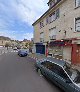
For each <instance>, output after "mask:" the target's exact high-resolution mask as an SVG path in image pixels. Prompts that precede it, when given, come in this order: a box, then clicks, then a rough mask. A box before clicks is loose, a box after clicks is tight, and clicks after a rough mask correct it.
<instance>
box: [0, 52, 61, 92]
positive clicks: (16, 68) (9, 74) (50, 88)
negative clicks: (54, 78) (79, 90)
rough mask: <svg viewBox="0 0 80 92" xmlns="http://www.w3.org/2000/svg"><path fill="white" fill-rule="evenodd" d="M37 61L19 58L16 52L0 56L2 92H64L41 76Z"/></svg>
mask: <svg viewBox="0 0 80 92" xmlns="http://www.w3.org/2000/svg"><path fill="white" fill-rule="evenodd" d="M34 63H35V60H33V59H31V58H30V57H19V56H18V55H17V53H16V52H8V53H4V54H2V55H0V92H62V91H61V89H59V88H58V87H56V86H55V85H54V84H52V83H51V82H49V81H48V80H46V79H45V78H44V77H41V76H39V74H38V73H37V72H36V70H35V67H34Z"/></svg>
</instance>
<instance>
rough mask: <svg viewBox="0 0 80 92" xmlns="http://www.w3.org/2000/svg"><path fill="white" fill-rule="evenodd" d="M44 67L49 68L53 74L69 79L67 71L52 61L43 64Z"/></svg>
mask: <svg viewBox="0 0 80 92" xmlns="http://www.w3.org/2000/svg"><path fill="white" fill-rule="evenodd" d="M42 65H43V66H44V67H46V68H48V69H49V70H51V71H52V72H54V73H56V74H58V75H59V76H60V77H62V78H64V79H68V76H67V74H66V73H65V71H64V70H63V69H62V67H60V66H59V65H57V64H54V63H52V62H50V61H45V62H42Z"/></svg>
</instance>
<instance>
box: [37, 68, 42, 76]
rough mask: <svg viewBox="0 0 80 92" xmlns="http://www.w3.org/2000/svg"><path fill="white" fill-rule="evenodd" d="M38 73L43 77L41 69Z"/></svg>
mask: <svg viewBox="0 0 80 92" xmlns="http://www.w3.org/2000/svg"><path fill="white" fill-rule="evenodd" d="M37 72H38V73H39V75H40V76H43V75H42V72H41V69H39V68H38V69H37Z"/></svg>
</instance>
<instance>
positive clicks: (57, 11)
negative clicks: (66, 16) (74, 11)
mask: <svg viewBox="0 0 80 92" xmlns="http://www.w3.org/2000/svg"><path fill="white" fill-rule="evenodd" d="M59 13H60V12H59V9H57V10H56V19H58V18H59V15H60V14H59Z"/></svg>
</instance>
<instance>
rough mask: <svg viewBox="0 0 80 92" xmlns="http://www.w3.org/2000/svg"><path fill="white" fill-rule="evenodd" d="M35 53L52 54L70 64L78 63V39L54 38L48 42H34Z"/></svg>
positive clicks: (79, 54) (79, 51)
mask: <svg viewBox="0 0 80 92" xmlns="http://www.w3.org/2000/svg"><path fill="white" fill-rule="evenodd" d="M34 48H35V51H34V52H35V53H39V54H44V55H46V56H52V57H53V58H56V59H60V60H64V61H66V62H68V63H70V64H80V39H77V38H72V39H64V40H55V41H51V42H49V43H35V44H34Z"/></svg>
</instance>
